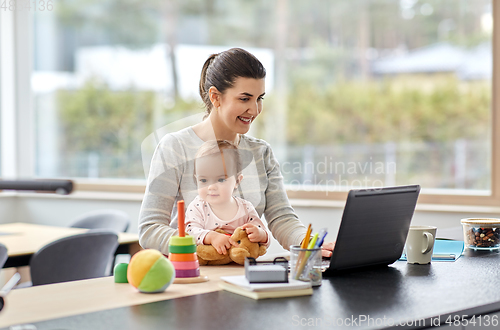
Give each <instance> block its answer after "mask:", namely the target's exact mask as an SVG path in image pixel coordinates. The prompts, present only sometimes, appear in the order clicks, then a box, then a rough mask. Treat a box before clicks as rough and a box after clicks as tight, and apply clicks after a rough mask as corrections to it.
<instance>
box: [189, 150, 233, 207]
mask: <svg viewBox="0 0 500 330" xmlns="http://www.w3.org/2000/svg"><path fill="white" fill-rule="evenodd" d="M225 163H226V164H225V165H226V170H227V173H224V165H223V162H222V157H221V154H219V153H216V154H213V155H209V156H203V157H200V158H198V159H197V160H196V182H197V184H198V195H200V198H201V199H203V200H205V201H206V202H207V203H209V204H210V205H212V204H224V203H227V202H230V201H231V198H232V196H233V191H234V189H235V188H236V187H237V183H236V177H235V173H234V171H232V170H231V169H234V164H233V161H232V160H231V159H230V157H226V158H225ZM226 174H227V176H226Z"/></svg>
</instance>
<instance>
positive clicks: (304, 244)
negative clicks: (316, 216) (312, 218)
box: [295, 224, 312, 270]
mask: <svg viewBox="0 0 500 330" xmlns="http://www.w3.org/2000/svg"><path fill="white" fill-rule="evenodd" d="M311 231H312V225H311V224H309V226H307V231H306V236H304V239H303V240H302V243H301V244H300V248H301V249H307V245H308V244H309V239H310V237H311ZM303 258H304V251H300V253H299V256H298V258H297V265H296V268H295V270H298V269H299V261H300V260H302V259H303Z"/></svg>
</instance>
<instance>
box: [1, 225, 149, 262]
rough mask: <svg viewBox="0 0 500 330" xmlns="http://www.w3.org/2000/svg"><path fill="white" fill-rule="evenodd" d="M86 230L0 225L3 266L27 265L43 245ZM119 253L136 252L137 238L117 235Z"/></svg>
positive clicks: (126, 234) (128, 234)
mask: <svg viewBox="0 0 500 330" xmlns="http://www.w3.org/2000/svg"><path fill="white" fill-rule="evenodd" d="M87 231H88V229H82V228H68V227H56V226H46V225H35V224H29V223H22V222H16V223H7V224H0V243H2V244H4V245H5V246H6V247H7V250H8V253H9V259H8V260H7V262H6V263H5V265H4V268H8V267H21V266H27V265H29V260H30V258H31V256H32V255H33V253H35V252H36V251H38V250H39V249H40V248H41V247H43V246H44V245H46V244H48V243H50V242H53V241H55V240H57V239H60V238H63V237H67V236H71V235H75V234H81V233H85V232H87ZM118 242H119V243H120V247H119V249H120V250H119V252H120V253H125V252H130V253H131V254H133V253H135V252H137V251H138V250H139V249H140V247H139V237H138V235H137V234H132V233H119V234H118Z"/></svg>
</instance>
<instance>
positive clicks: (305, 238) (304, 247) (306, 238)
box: [300, 224, 312, 249]
mask: <svg viewBox="0 0 500 330" xmlns="http://www.w3.org/2000/svg"><path fill="white" fill-rule="evenodd" d="M311 231H312V225H311V224H309V226H308V227H307V231H306V236H305V237H304V240H303V241H302V244H301V245H300V248H301V249H306V248H307V245H308V244H309V239H310V238H311Z"/></svg>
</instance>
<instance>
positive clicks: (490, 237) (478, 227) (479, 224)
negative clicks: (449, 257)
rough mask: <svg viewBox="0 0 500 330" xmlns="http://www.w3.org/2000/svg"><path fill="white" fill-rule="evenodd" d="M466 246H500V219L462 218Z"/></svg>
mask: <svg viewBox="0 0 500 330" xmlns="http://www.w3.org/2000/svg"><path fill="white" fill-rule="evenodd" d="M461 222H462V225H463V230H464V241H465V246H466V247H468V248H469V249H473V250H497V249H499V248H500V219H491V218H488V219H485V218H469V219H462V221H461Z"/></svg>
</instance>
